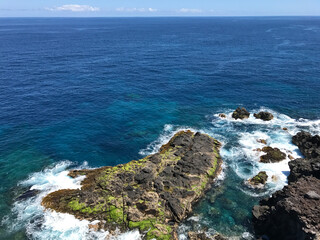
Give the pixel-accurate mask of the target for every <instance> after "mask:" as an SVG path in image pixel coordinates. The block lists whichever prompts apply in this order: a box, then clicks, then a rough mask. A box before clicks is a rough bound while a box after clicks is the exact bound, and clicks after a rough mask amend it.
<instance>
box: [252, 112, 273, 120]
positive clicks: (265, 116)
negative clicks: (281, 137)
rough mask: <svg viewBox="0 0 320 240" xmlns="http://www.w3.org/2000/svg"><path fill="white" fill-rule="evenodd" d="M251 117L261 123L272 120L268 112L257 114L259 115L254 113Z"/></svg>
mask: <svg viewBox="0 0 320 240" xmlns="http://www.w3.org/2000/svg"><path fill="white" fill-rule="evenodd" d="M253 116H254V117H255V118H257V119H261V120H263V121H270V120H272V119H273V115H272V113H269V112H259V113H255V114H253Z"/></svg>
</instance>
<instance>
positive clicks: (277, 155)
mask: <svg viewBox="0 0 320 240" xmlns="http://www.w3.org/2000/svg"><path fill="white" fill-rule="evenodd" d="M262 152H265V153H266V154H265V155H262V156H261V157H260V162H263V163H275V162H280V161H282V160H284V159H286V156H287V155H286V154H285V153H284V152H281V151H280V149H278V148H272V147H264V148H262Z"/></svg>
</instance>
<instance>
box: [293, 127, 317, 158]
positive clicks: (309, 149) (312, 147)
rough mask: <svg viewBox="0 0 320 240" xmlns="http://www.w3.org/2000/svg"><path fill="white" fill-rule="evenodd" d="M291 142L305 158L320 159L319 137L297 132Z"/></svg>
mask: <svg viewBox="0 0 320 240" xmlns="http://www.w3.org/2000/svg"><path fill="white" fill-rule="evenodd" d="M292 142H293V143H294V144H295V145H297V146H298V148H299V150H300V151H301V152H302V154H303V155H304V156H305V157H306V158H317V157H320V136H319V135H315V136H312V135H311V134H310V133H307V132H304V131H302V132H299V133H298V134H296V135H295V136H293V137H292Z"/></svg>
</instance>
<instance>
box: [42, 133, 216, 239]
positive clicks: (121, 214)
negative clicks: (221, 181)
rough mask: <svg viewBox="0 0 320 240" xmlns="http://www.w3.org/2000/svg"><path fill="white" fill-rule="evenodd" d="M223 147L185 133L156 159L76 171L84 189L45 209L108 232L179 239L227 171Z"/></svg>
mask: <svg viewBox="0 0 320 240" xmlns="http://www.w3.org/2000/svg"><path fill="white" fill-rule="evenodd" d="M219 148H220V143H219V142H218V141H217V140H215V139H213V138H211V137H210V136H208V135H206V134H201V133H193V132H191V131H181V132H179V133H177V134H176V135H175V136H174V137H173V138H172V139H171V140H170V141H169V142H168V143H167V144H165V145H163V146H162V147H161V149H160V151H159V152H158V153H156V154H153V155H149V156H147V157H145V158H144V159H141V160H139V161H131V162H129V163H127V164H123V165H118V166H115V167H102V168H98V169H92V170H75V171H71V172H70V174H69V175H70V176H72V177H77V176H80V175H86V178H85V179H84V180H83V182H82V188H81V189H75V190H70V189H66V190H59V191H56V192H53V193H50V194H49V195H48V196H46V197H45V198H44V199H43V201H42V205H43V206H44V207H46V208H50V209H53V210H55V211H58V212H63V213H70V214H73V215H74V216H76V217H77V218H80V219H88V220H91V221H92V220H100V221H104V222H105V224H104V226H103V227H102V228H104V229H108V230H109V229H112V228H114V227H118V228H120V229H122V230H123V231H126V230H128V229H135V228H137V229H139V230H140V231H141V232H145V233H146V234H145V236H144V239H153V238H155V239H174V236H176V228H177V223H179V222H180V221H182V220H183V219H185V217H186V216H187V215H188V214H189V213H190V212H191V211H192V205H193V204H194V203H196V202H197V201H198V200H199V199H200V198H201V197H202V195H203V193H204V191H205V190H206V189H208V188H209V187H210V183H211V182H212V181H213V180H214V178H215V177H216V176H217V174H218V173H219V172H220V170H221V163H222V160H221V158H220V155H219Z"/></svg>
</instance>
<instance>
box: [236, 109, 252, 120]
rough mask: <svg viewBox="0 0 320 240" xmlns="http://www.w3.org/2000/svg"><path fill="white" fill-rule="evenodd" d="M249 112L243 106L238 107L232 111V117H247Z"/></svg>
mask: <svg viewBox="0 0 320 240" xmlns="http://www.w3.org/2000/svg"><path fill="white" fill-rule="evenodd" d="M249 116H250V113H249V112H248V111H247V109H245V108H240V107H238V108H237V109H236V110H235V111H234V112H233V113H232V117H233V118H234V119H241V120H243V119H245V118H249Z"/></svg>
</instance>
